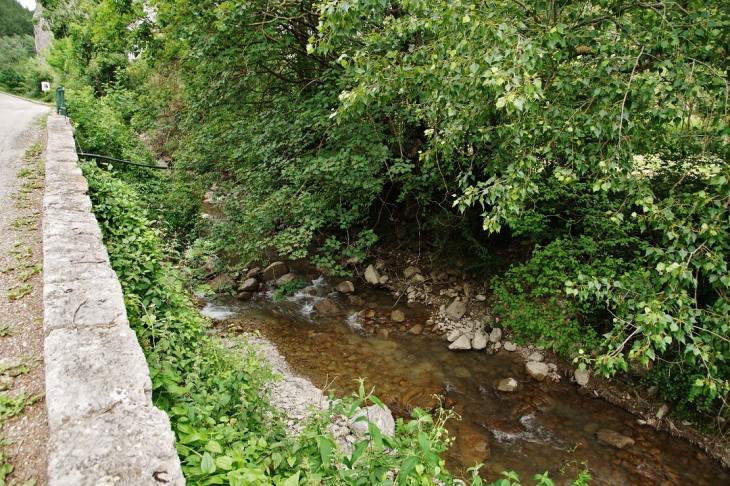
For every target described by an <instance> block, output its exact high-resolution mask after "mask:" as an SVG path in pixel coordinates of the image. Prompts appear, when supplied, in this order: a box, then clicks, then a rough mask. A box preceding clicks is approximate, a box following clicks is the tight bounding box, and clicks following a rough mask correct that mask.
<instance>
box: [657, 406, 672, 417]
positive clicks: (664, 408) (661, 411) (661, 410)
mask: <svg viewBox="0 0 730 486" xmlns="http://www.w3.org/2000/svg"><path fill="white" fill-rule="evenodd" d="M668 413H669V407H668V406H667V404H666V403H664V404H662V406H661V407H659V410H657V412H656V418H657V420H661V419H663V418H664V417H666V415H667V414H668Z"/></svg>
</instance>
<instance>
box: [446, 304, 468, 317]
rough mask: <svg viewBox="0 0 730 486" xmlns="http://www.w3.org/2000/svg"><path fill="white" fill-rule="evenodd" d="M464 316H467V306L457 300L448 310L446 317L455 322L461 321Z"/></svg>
mask: <svg viewBox="0 0 730 486" xmlns="http://www.w3.org/2000/svg"><path fill="white" fill-rule="evenodd" d="M464 314H466V304H464V303H463V302H461V301H458V300H455V301H454V302H452V303H451V305H450V306H448V307H447V308H446V315H447V316H448V317H449V318H450V319H453V320H455V321H458V320H459V319H461V318H462V317H463V316H464Z"/></svg>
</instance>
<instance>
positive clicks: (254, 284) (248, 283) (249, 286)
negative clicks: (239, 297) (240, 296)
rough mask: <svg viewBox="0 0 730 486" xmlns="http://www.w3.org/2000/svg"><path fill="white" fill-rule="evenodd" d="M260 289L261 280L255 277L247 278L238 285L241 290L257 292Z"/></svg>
mask: <svg viewBox="0 0 730 486" xmlns="http://www.w3.org/2000/svg"><path fill="white" fill-rule="evenodd" d="M258 289H259V281H258V280H256V279H255V278H253V277H252V278H247V279H246V280H244V281H243V282H241V285H239V286H238V291H239V292H256V291H257V290H258Z"/></svg>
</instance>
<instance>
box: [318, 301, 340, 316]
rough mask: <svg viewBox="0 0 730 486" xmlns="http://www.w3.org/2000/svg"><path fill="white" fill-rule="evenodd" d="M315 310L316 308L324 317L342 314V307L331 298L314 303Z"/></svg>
mask: <svg viewBox="0 0 730 486" xmlns="http://www.w3.org/2000/svg"><path fill="white" fill-rule="evenodd" d="M314 310H316V311H317V312H318V313H319V315H320V316H323V317H336V316H339V315H340V314H342V309H341V308H340V306H339V305H337V303H336V302H334V301H333V300H330V299H322V300H320V301H319V302H317V303H316V304H314Z"/></svg>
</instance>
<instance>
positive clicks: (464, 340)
mask: <svg viewBox="0 0 730 486" xmlns="http://www.w3.org/2000/svg"><path fill="white" fill-rule="evenodd" d="M449 349H451V350H452V351H458V350H466V349H471V341H469V337H468V336H461V337H460V338H459V339H457V340H456V341H454V342H453V343H451V345H450V346H449Z"/></svg>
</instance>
